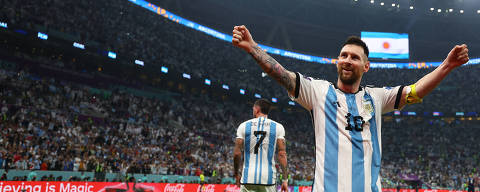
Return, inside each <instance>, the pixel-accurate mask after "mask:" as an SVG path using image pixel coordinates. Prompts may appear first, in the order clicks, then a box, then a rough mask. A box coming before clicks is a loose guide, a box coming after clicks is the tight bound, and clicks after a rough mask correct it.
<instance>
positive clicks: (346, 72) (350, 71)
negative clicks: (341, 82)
mask: <svg viewBox="0 0 480 192" xmlns="http://www.w3.org/2000/svg"><path fill="white" fill-rule="evenodd" d="M342 72H343V73H344V74H351V73H352V70H349V69H345V68H342Z"/></svg>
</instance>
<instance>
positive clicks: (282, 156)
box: [277, 139, 288, 190]
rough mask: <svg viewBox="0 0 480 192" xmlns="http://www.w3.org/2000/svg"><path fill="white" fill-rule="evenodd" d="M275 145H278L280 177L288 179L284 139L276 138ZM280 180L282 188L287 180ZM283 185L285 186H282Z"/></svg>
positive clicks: (286, 183)
mask: <svg viewBox="0 0 480 192" xmlns="http://www.w3.org/2000/svg"><path fill="white" fill-rule="evenodd" d="M277 147H278V163H279V164H280V167H281V169H282V171H281V173H282V178H283V181H287V179H288V164H287V146H286V145H285V139H277ZM283 181H282V190H283V188H286V187H287V185H288V182H283ZM284 185H285V186H284Z"/></svg>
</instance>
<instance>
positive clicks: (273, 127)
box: [267, 122, 277, 184]
mask: <svg viewBox="0 0 480 192" xmlns="http://www.w3.org/2000/svg"><path fill="white" fill-rule="evenodd" d="M276 140H277V124H276V123H275V122H271V123H270V136H269V137H268V182H267V184H274V183H273V181H272V180H273V169H272V161H273V152H274V151H275V142H276Z"/></svg>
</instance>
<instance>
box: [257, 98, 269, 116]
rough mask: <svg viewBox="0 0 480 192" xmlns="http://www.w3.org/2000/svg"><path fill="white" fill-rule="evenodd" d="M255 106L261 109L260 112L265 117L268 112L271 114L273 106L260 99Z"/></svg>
mask: <svg viewBox="0 0 480 192" xmlns="http://www.w3.org/2000/svg"><path fill="white" fill-rule="evenodd" d="M253 105H256V106H258V107H260V112H262V113H263V114H265V115H268V112H270V106H272V104H271V103H270V101H268V100H266V99H259V100H257V101H255V104H253Z"/></svg>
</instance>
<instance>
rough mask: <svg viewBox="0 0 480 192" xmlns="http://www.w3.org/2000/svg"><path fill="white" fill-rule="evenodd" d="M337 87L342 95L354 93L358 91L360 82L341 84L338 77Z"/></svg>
mask: <svg viewBox="0 0 480 192" xmlns="http://www.w3.org/2000/svg"><path fill="white" fill-rule="evenodd" d="M337 87H338V89H340V90H341V91H343V92H344V93H356V92H358V90H359V89H360V80H358V81H356V82H355V83H353V84H351V85H350V84H345V83H343V82H342V81H341V80H340V77H339V78H338V79H337Z"/></svg>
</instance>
